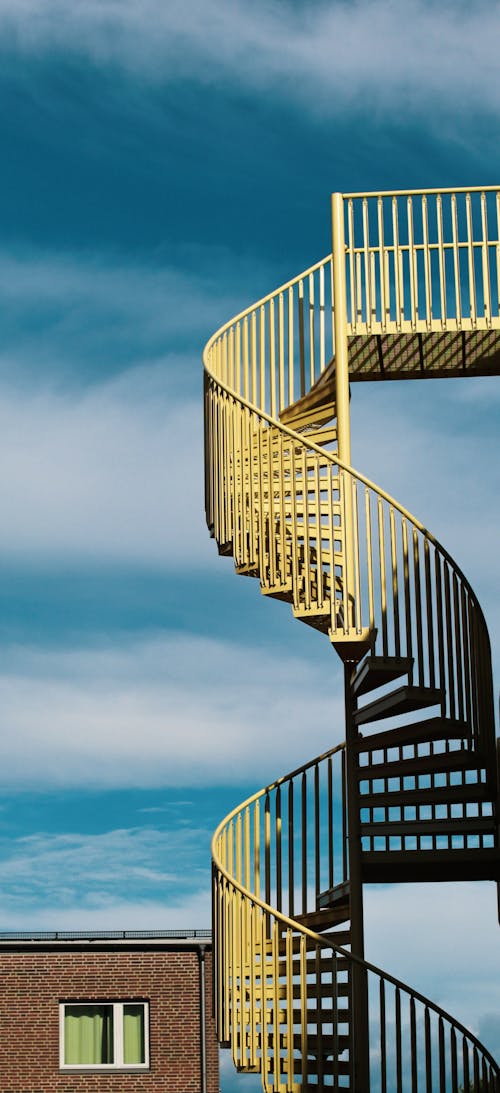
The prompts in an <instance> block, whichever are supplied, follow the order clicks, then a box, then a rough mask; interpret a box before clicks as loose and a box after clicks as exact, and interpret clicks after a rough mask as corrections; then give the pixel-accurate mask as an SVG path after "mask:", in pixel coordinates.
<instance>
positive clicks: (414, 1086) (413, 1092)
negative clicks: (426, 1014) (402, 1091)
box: [410, 995, 418, 1093]
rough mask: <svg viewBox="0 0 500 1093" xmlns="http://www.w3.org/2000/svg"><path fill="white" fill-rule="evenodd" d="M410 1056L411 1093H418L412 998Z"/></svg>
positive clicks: (412, 1003) (414, 1016)
mask: <svg viewBox="0 0 500 1093" xmlns="http://www.w3.org/2000/svg"><path fill="white" fill-rule="evenodd" d="M410 1056H411V1093H418V1069H417V1062H418V1054H417V1018H416V1013H415V999H414V997H413V995H412V996H411V998H410Z"/></svg>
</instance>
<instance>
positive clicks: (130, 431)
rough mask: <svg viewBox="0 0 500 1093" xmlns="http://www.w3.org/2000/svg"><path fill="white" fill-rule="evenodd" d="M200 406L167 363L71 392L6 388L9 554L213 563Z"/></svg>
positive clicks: (1, 409)
mask: <svg viewBox="0 0 500 1093" xmlns="http://www.w3.org/2000/svg"><path fill="white" fill-rule="evenodd" d="M173 366H174V364H173V362H172V360H170V361H169V362H168V364H167V362H165V363H164V373H165V376H167V375H168V374H169V372H170V371H171V369H172V367H173ZM200 371H201V366H200ZM201 414H202V410H201V405H200V401H199V400H197V401H196V402H192V401H191V402H190V401H186V402H179V401H178V397H177V396H176V395H175V394H174V395H173V396H171V395H170V393H169V389H168V384H167V383H166V381H165V378H164V375H163V368H162V367H161V366H158V367H157V368H156V369H152V370H148V369H142V370H137V371H136V372H133V373H131V374H129V375H128V376H126V377H125V378H122V379H117V380H111V381H109V382H108V383H103V384H100V385H95V386H93V387H89V388H87V389H84V390H81V389H80V390H77V391H74V390H72V391H70V392H64V393H63V392H60V391H59V392H56V391H39V392H36V391H35V392H28V391H26V390H21V391H15V390H14V391H13V390H9V389H8V388H7V387H3V389H1V388H0V430H1V433H2V462H1V469H0V506H1V509H2V512H3V517H4V520H3V535H2V542H1V545H0V553H1V554H2V556H3V558H4V559H5V558H10V559H15V560H16V561H19V560H20V559H23V560H24V561H26V560H27V561H34V560H36V561H37V563H39V562H41V563H42V564H44V563H46V562H47V561H48V562H49V563H61V561H64V564H65V565H66V564H71V563H72V562H73V563H74V562H75V561H78V562H86V563H89V562H90V563H93V562H95V561H96V560H98V561H100V562H101V563H102V562H104V563H106V562H109V561H112V560H119V561H123V562H128V563H139V564H144V563H149V564H155V565H159V566H168V565H171V564H173V563H175V564H182V565H183V566H188V565H190V564H192V563H193V561H194V560H196V562H197V563H198V564H200V563H201V564H203V562H204V560H205V562H206V564H210V562H212V557H213V552H212V551H210V544H209V541H208V535H207V533H206V531H205V528H204V523H203V496H202V466H203V462H202V461H203V456H202V417H201ZM180 468H182V473H181V472H180Z"/></svg>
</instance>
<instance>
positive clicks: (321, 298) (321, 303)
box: [318, 266, 326, 372]
mask: <svg viewBox="0 0 500 1093" xmlns="http://www.w3.org/2000/svg"><path fill="white" fill-rule="evenodd" d="M318 276H319V370H320V372H324V371H325V364H326V344H325V267H324V266H320V268H319V275H318Z"/></svg>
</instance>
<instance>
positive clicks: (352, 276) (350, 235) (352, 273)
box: [347, 198, 359, 334]
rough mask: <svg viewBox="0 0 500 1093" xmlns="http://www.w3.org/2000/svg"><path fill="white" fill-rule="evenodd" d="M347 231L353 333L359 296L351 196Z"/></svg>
mask: <svg viewBox="0 0 500 1093" xmlns="http://www.w3.org/2000/svg"><path fill="white" fill-rule="evenodd" d="M347 225H348V227H347V232H348V239H349V243H348V254H349V288H350V293H351V316H350V318H351V328H352V333H353V334H355V333H356V331H357V320H358V307H359V303H358V296H357V284H356V280H357V278H356V265H355V263H356V255H355V249H354V248H355V238H354V217H353V203H352V198H349V201H348V203H347Z"/></svg>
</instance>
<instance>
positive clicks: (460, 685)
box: [453, 573, 464, 721]
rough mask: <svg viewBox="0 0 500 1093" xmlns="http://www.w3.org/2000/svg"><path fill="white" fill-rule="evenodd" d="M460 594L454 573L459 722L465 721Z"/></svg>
mask: <svg viewBox="0 0 500 1093" xmlns="http://www.w3.org/2000/svg"><path fill="white" fill-rule="evenodd" d="M459 596H460V593H459V585H458V577H457V575H456V573H453V619H454V623H455V671H456V680H457V717H458V720H459V721H463V720H464V675H463V663H462V655H463V646H464V638H463V629H462V625H461V614H460V598H459Z"/></svg>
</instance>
